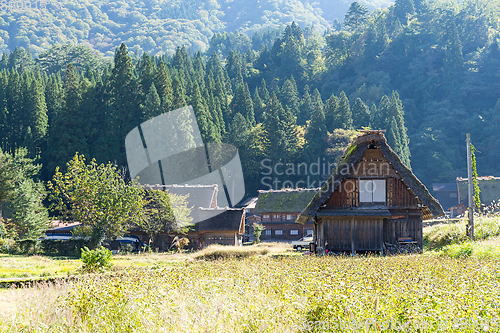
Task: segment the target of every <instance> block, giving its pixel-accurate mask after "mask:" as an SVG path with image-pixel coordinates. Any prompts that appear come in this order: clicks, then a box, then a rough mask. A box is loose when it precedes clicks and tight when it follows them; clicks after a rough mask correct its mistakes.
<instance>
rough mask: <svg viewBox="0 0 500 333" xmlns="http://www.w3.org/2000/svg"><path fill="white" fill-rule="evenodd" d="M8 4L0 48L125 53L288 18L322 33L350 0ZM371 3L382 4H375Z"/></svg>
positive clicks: (43, 0)
mask: <svg viewBox="0 0 500 333" xmlns="http://www.w3.org/2000/svg"><path fill="white" fill-rule="evenodd" d="M26 3H28V2H24V3H23V2H18V1H13V0H7V1H3V2H2V4H0V51H3V52H6V51H13V50H14V49H15V48H16V47H24V48H27V47H28V46H29V47H30V49H31V51H32V52H33V53H35V54H38V53H40V52H41V51H42V50H43V49H46V48H48V47H49V46H50V45H52V44H64V43H75V44H76V43H78V44H85V45H87V46H90V47H92V48H94V49H96V50H98V51H100V52H102V53H104V54H106V55H113V53H114V50H115V48H116V47H117V46H119V45H120V43H121V42H125V43H127V45H128V46H129V47H130V49H131V50H134V49H135V48H138V49H139V51H146V52H149V53H151V54H158V53H172V52H173V51H174V50H175V48H176V47H177V46H179V45H186V46H188V47H189V48H191V49H192V50H193V51H197V50H206V49H207V47H208V43H209V41H210V38H211V37H212V35H213V34H214V33H216V32H223V31H227V32H232V31H234V30H240V31H241V32H247V33H252V32H254V31H258V30H262V29H268V28H276V27H282V26H283V25H284V24H290V23H291V22H292V21H295V22H296V23H297V24H299V25H300V26H302V27H304V26H306V25H314V26H315V27H316V28H317V29H318V30H320V31H324V30H325V29H326V28H327V27H329V26H330V25H331V23H332V21H333V20H334V19H335V18H338V19H339V20H340V21H341V20H342V18H343V15H344V13H345V11H346V10H347V7H348V6H349V4H350V1H346V0H336V1H326V0H320V1H317V2H314V3H312V4H311V3H310V2H308V1H305V0H225V1H224V0H210V1H200V0H182V1H180V0H163V1H159V0H151V1H147V2H145V1H139V0H121V1H120V0H116V1H103V0H83V1H71V0H57V1H56V0H38V1H32V3H31V6H30V7H31V8H27V7H26ZM373 3H376V4H377V5H379V4H380V5H388V4H390V2H388V1H387V0H377V1H374V2H373Z"/></svg>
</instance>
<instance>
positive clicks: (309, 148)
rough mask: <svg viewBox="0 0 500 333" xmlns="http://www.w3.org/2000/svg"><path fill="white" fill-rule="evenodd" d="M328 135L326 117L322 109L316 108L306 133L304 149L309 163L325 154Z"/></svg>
mask: <svg viewBox="0 0 500 333" xmlns="http://www.w3.org/2000/svg"><path fill="white" fill-rule="evenodd" d="M327 138H328V133H327V130H326V126H325V115H324V113H323V110H322V108H319V107H315V108H314V111H313V114H312V116H311V121H310V122H309V123H308V125H307V128H306V133H305V140H306V147H305V149H304V151H305V153H306V155H307V159H308V160H309V161H312V160H316V158H317V157H321V156H323V155H324V154H325V148H326V146H327V145H326V140H327Z"/></svg>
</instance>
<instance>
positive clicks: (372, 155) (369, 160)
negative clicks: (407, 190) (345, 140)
mask: <svg viewBox="0 0 500 333" xmlns="http://www.w3.org/2000/svg"><path fill="white" fill-rule="evenodd" d="M350 175H351V176H352V177H370V178H373V177H377V178H386V177H395V178H399V175H398V174H397V173H396V170H395V169H394V168H393V167H392V165H391V164H390V163H389V161H387V159H386V158H385V156H384V154H383V153H382V151H380V149H367V150H366V151H365V153H364V154H363V156H362V157H361V159H360V160H359V161H358V162H357V163H356V164H354V166H353V167H352V169H351V172H350Z"/></svg>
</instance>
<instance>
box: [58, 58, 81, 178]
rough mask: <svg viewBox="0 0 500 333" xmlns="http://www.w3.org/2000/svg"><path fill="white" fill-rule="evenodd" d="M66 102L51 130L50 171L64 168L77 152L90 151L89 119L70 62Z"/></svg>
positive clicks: (66, 76)
mask: <svg viewBox="0 0 500 333" xmlns="http://www.w3.org/2000/svg"><path fill="white" fill-rule="evenodd" d="M63 90H64V104H63V109H62V110H61V114H60V115H59V116H58V117H57V118H56V120H55V121H54V126H53V128H52V129H51V131H50V137H49V147H48V150H49V154H50V156H51V157H50V159H49V160H48V172H49V174H52V173H53V172H54V170H55V169H56V167H60V168H61V169H64V168H65V166H66V163H67V162H68V161H70V160H71V158H72V157H73V156H74V155H75V152H78V153H80V154H87V153H88V145H87V137H86V131H85V129H86V124H87V119H85V117H84V115H83V114H82V112H81V102H82V97H81V95H80V87H79V82H78V76H77V73H76V72H75V67H74V66H73V65H72V64H69V65H68V67H67V68H66V75H65V78H64V87H63Z"/></svg>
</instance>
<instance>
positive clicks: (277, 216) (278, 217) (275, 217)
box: [273, 214, 281, 220]
mask: <svg viewBox="0 0 500 333" xmlns="http://www.w3.org/2000/svg"><path fill="white" fill-rule="evenodd" d="M273 219H277V220H279V219H281V215H280V214H274V215H273Z"/></svg>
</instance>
